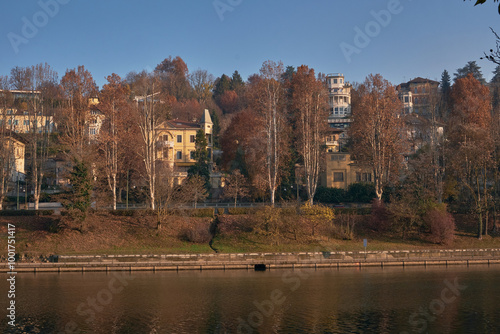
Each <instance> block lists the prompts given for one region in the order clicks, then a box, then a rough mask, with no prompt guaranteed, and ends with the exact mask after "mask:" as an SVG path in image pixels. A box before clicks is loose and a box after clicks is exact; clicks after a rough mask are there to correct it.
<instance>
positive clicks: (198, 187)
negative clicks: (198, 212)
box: [182, 175, 208, 209]
mask: <svg viewBox="0 0 500 334" xmlns="http://www.w3.org/2000/svg"><path fill="white" fill-rule="evenodd" d="M182 191H183V193H184V194H185V198H186V200H187V201H188V202H191V203H193V205H194V208H195V209H196V206H197V205H198V202H201V201H204V200H205V199H206V198H207V197H208V192H207V188H206V187H205V178H203V177H202V176H200V175H193V176H191V177H190V178H188V179H187V180H186V181H185V182H184V184H183V185H182Z"/></svg>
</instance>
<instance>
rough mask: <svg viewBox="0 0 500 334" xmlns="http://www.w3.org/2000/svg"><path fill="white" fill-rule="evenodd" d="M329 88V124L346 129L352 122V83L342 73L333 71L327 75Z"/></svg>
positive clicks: (332, 126)
mask: <svg viewBox="0 0 500 334" xmlns="http://www.w3.org/2000/svg"><path fill="white" fill-rule="evenodd" d="M326 85H327V88H328V95H329V96H328V104H329V105H330V114H329V116H328V124H329V126H330V127H331V128H337V129H344V128H347V127H348V126H349V124H350V123H351V119H350V116H351V90H352V85H351V84H350V83H348V82H345V79H344V75H343V74H342V73H333V74H328V75H327V76H326Z"/></svg>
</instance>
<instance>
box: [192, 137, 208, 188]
mask: <svg viewBox="0 0 500 334" xmlns="http://www.w3.org/2000/svg"><path fill="white" fill-rule="evenodd" d="M195 146H196V150H195V151H194V159H195V160H196V163H195V164H194V165H193V166H191V167H190V168H189V170H188V177H192V176H195V175H198V176H201V177H202V178H203V179H204V180H205V187H206V188H207V189H210V156H209V153H208V149H207V146H208V142H207V137H206V136H205V133H204V131H203V130H202V129H200V130H198V132H197V133H196V140H195Z"/></svg>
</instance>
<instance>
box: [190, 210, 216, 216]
mask: <svg viewBox="0 0 500 334" xmlns="http://www.w3.org/2000/svg"><path fill="white" fill-rule="evenodd" d="M214 215H215V209H213V208H201V209H192V210H191V212H190V216H191V217H210V218H213V217H214Z"/></svg>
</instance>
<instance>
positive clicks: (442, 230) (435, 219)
mask: <svg viewBox="0 0 500 334" xmlns="http://www.w3.org/2000/svg"><path fill="white" fill-rule="evenodd" d="M424 221H425V223H426V224H427V225H428V226H429V227H430V230H431V234H430V236H429V240H430V241H431V242H434V243H437V244H443V245H449V244H450V243H451V242H452V241H453V239H454V238H455V220H454V219H453V216H452V215H451V213H449V212H448V211H446V206H445V205H441V206H439V207H435V208H432V209H430V210H429V211H428V212H427V213H426V214H425V216H424Z"/></svg>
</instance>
